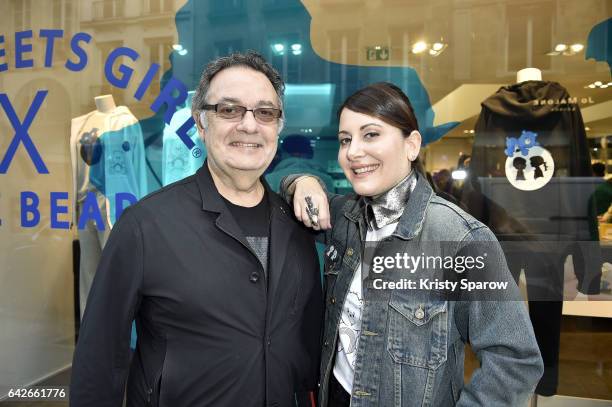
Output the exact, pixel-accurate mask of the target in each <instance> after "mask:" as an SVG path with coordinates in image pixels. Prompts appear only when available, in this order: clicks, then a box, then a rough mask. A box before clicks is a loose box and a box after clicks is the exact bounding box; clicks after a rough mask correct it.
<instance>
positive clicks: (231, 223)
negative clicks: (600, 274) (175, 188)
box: [196, 161, 259, 262]
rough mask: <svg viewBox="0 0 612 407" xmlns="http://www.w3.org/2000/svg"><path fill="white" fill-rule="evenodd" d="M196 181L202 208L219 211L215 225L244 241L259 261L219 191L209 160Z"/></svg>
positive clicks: (199, 172) (198, 172) (241, 241)
mask: <svg viewBox="0 0 612 407" xmlns="http://www.w3.org/2000/svg"><path fill="white" fill-rule="evenodd" d="M196 181H197V183H198V187H199V189H200V195H201V197H202V210H204V211H208V212H216V213H218V214H219V216H218V217H217V219H216V220H215V225H217V227H218V228H219V229H220V230H221V231H222V232H223V233H225V234H227V235H229V236H231V237H232V238H234V239H235V240H237V241H238V242H240V243H242V245H243V246H244V247H245V248H246V249H247V250H248V251H249V252H251V253H252V254H253V256H255V258H256V259H257V261H258V262H259V259H258V258H257V255H256V254H255V252H254V251H253V249H252V248H251V246H250V245H249V243H248V242H247V240H246V238H245V236H244V233H243V231H242V229H241V228H240V226H238V223H236V220H235V219H234V217H233V216H232V215H231V214H230V213H229V209H228V207H227V205H226V204H225V202H223V198H222V197H221V195H220V194H219V191H217V188H216V187H215V183H214V181H213V179H212V175H211V174H210V170H209V169H208V162H207V161H205V162H204V165H202V167H200V169H199V170H198V171H197V173H196Z"/></svg>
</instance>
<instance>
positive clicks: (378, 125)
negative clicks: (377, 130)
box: [359, 123, 382, 130]
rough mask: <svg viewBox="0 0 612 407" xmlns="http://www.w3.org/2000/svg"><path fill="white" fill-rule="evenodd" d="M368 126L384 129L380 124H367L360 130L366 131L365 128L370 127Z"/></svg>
mask: <svg viewBox="0 0 612 407" xmlns="http://www.w3.org/2000/svg"><path fill="white" fill-rule="evenodd" d="M368 126H376V127H382V126H381V125H380V124H378V123H367V124H364V125H363V126H361V127H360V128H359V130H363V129H365V128H366V127H368Z"/></svg>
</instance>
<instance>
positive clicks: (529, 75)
mask: <svg viewBox="0 0 612 407" xmlns="http://www.w3.org/2000/svg"><path fill="white" fill-rule="evenodd" d="M541 80H542V71H540V70H539V69H538V68H524V69H521V70H520V71H518V72H517V73H516V83H521V82H526V81H541Z"/></svg>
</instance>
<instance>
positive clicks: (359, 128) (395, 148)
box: [338, 109, 421, 196]
mask: <svg viewBox="0 0 612 407" xmlns="http://www.w3.org/2000/svg"><path fill="white" fill-rule="evenodd" d="M338 141H339V143H340V149H339V150H338V162H339V163H340V167H342V170H343V171H344V175H346V178H347V179H348V180H349V181H350V183H351V184H352V185H353V189H354V190H355V192H356V193H357V194H358V195H362V196H376V195H380V194H382V193H384V192H386V191H388V190H390V189H391V188H393V187H394V186H395V185H397V184H398V183H399V182H400V181H401V180H402V179H404V178H405V177H406V176H407V175H408V174H409V173H410V160H414V159H415V158H416V157H417V156H418V154H419V149H420V147H421V137H420V135H419V134H418V132H413V133H412V134H411V135H410V137H405V136H404V135H403V134H402V131H401V130H400V129H398V128H397V127H393V126H391V125H390V124H387V123H385V122H383V121H382V120H380V119H378V118H376V117H373V116H368V115H366V114H362V113H357V112H354V111H352V110H349V109H344V110H342V113H341V114H340V129H339V131H338Z"/></svg>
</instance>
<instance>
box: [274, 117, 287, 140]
mask: <svg viewBox="0 0 612 407" xmlns="http://www.w3.org/2000/svg"><path fill="white" fill-rule="evenodd" d="M283 127H285V119H282V118H281V119H279V120H278V133H277V134H276V135H277V136H278V137H280V134H281V132H282V131H283Z"/></svg>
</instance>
